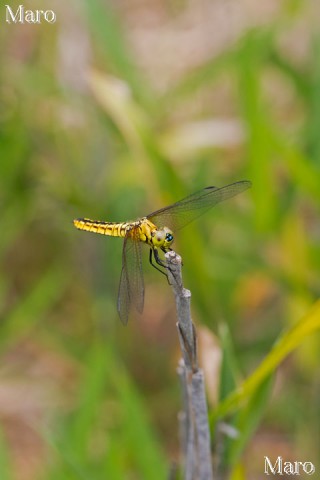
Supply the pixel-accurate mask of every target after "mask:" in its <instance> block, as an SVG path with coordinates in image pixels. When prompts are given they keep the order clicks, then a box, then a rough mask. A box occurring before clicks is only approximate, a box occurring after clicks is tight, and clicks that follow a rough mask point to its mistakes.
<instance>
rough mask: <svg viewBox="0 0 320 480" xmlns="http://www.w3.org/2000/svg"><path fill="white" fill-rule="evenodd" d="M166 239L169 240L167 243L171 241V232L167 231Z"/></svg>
mask: <svg viewBox="0 0 320 480" xmlns="http://www.w3.org/2000/svg"><path fill="white" fill-rule="evenodd" d="M166 241H167V242H169V243H171V242H173V235H172V233H167V234H166Z"/></svg>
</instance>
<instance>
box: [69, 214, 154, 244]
mask: <svg viewBox="0 0 320 480" xmlns="http://www.w3.org/2000/svg"><path fill="white" fill-rule="evenodd" d="M73 223H74V226H75V227H76V228H78V230H86V231H87V232H93V233H100V234H101V235H108V236H110V237H127V236H129V237H131V236H132V237H133V236H134V237H135V238H138V239H139V240H140V241H141V242H144V243H147V244H148V245H153V244H154V241H153V237H154V235H155V232H156V231H157V227H156V226H155V225H154V224H153V223H152V222H151V221H150V220H148V219H147V218H142V219H141V220H136V221H134V222H121V223H116V222H103V221H98V220H90V218H78V219H76V220H74V221H73Z"/></svg>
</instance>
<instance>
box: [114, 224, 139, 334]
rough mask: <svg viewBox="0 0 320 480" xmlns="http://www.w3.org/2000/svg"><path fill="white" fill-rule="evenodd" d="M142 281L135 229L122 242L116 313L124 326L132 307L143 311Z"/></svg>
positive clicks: (137, 237)
mask: <svg viewBox="0 0 320 480" xmlns="http://www.w3.org/2000/svg"><path fill="white" fill-rule="evenodd" d="M143 304H144V281H143V272H142V259H141V243H140V241H139V235H138V230H137V229H132V230H130V231H129V232H128V235H127V236H126V237H125V239H124V242H123V250H122V270H121V277H120V284H119V291H118V313H119V316H120V319H121V321H122V323H123V324H124V325H126V324H127V323H128V317H129V313H130V310H131V309H132V307H135V308H136V310H137V311H138V312H139V313H142V311H143Z"/></svg>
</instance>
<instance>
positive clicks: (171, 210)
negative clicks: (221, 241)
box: [147, 180, 251, 231]
mask: <svg viewBox="0 0 320 480" xmlns="http://www.w3.org/2000/svg"><path fill="white" fill-rule="evenodd" d="M249 187H251V182H249V181H247V180H243V181H241V182H236V183H231V184H230V185H226V186H224V187H221V188H219V187H206V188H204V189H203V190H200V191H198V192H196V193H193V194H192V195H189V196H188V197H186V198H183V199H182V200H180V201H179V202H176V203H174V204H172V205H169V206H168V207H164V208H161V209H160V210H157V211H156V212H153V213H151V214H150V215H148V216H147V218H149V219H150V220H151V221H152V222H153V223H154V224H155V225H157V227H164V226H165V227H168V228H170V229H172V230H173V231H176V230H179V229H180V228H183V227H185V226H186V225H187V224H188V223H190V222H192V221H193V220H195V219H196V218H198V217H200V215H203V214H204V213H205V212H207V211H208V210H210V208H212V207H214V206H215V205H217V203H220V202H223V201H224V200H227V199H228V198H231V197H234V196H235V195H238V193H241V192H243V191H244V190H247V188H249Z"/></svg>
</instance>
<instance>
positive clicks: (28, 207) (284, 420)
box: [0, 0, 320, 480]
mask: <svg viewBox="0 0 320 480" xmlns="http://www.w3.org/2000/svg"><path fill="white" fill-rule="evenodd" d="M10 5H11V7H12V8H13V9H14V8H15V9H17V8H18V5H19V3H18V2H11V3H10ZM25 8H41V9H53V10H54V11H55V12H56V15H57V22H56V23H54V24H52V25H49V24H46V23H42V24H40V25H28V24H23V25H22V24H11V25H9V24H7V23H6V22H5V17H4V11H5V8H4V6H1V15H0V21H1V28H0V40H1V42H0V55H1V70H0V78H1V82H0V101H1V107H0V155H1V160H0V205H1V218H0V225H1V235H0V253H1V271H0V295H1V304H0V308H1V324H0V328H1V331H0V348H1V370H0V417H1V435H0V478H1V480H9V479H10V480H11V479H12V480H19V479H23V480H29V479H32V480H37V479H54V480H56V479H57V478H58V479H59V480H64V479H72V480H73V479H90V480H100V479H112V480H117V479H148V480H149V479H159V480H160V479H165V478H168V472H169V469H170V465H171V464H172V463H175V462H176V463H177V462H179V461H180V459H179V438H178V437H179V436H178V424H177V412H178V411H179V409H180V392H179V385H178V382H177V377H176V372H175V369H176V365H177V361H178V358H179V349H178V341H177V335H176V330H175V321H176V319H175V309H174V300H173V297H172V293H171V290H170V287H169V286H168V285H167V283H166V281H165V279H164V278H162V276H161V275H159V274H157V272H154V271H151V270H153V269H151V268H150V267H149V265H148V250H147V249H144V250H145V252H144V253H145V265H144V271H145V280H146V284H147V289H146V300H145V309H144V314H143V316H141V317H139V316H137V317H136V318H133V319H131V321H130V322H129V325H128V327H127V328H123V326H122V325H121V323H120V322H119V319H118V317H117V312H116V296H117V287H118V281H119V276H120V270H121V248H122V241H120V240H119V239H114V238H105V237H103V236H98V235H96V236H95V235H91V234H88V233H85V232H78V231H76V229H74V227H73V225H72V220H73V218H77V217H84V216H86V217H90V218H93V219H101V220H110V221H124V220H129V219H135V218H136V217H139V216H143V215H146V214H148V213H150V212H152V211H153V210H156V209H158V208H160V207H162V206H165V205H168V204H170V203H172V202H174V201H177V200H179V199H180V198H182V197H183V196H185V195H187V194H189V193H192V192H194V191H196V190H197V189H200V188H203V187H204V186H207V185H218V186H222V185H225V184H228V183H231V182H233V181H237V180H242V179H248V180H251V181H252V184H253V187H252V189H251V190H250V191H247V192H245V193H243V194H241V195H239V196H238V197H237V198H235V199H232V200H230V201H228V202H226V203H225V204H221V205H219V206H218V207H217V208H216V209H214V210H212V211H211V212H209V213H208V214H206V215H205V216H204V217H202V218H201V220H200V221H198V222H195V223H194V224H192V226H189V227H186V229H185V230H183V231H181V232H179V235H177V240H176V243H175V248H176V249H177V251H178V252H179V253H180V254H181V255H182V257H183V261H184V269H183V274H184V283H185V286H186V287H187V288H190V289H191V291H192V311H193V318H194V321H195V323H196V324H197V329H198V334H199V349H200V357H201V360H202V365H203V368H204V370H205V372H206V374H207V385H208V401H209V410H210V419H211V425H212V429H213V431H212V434H213V448H214V450H215V452H216V453H215V458H216V459H217V457H219V461H218V462H217V463H218V465H217V464H216V468H218V469H219V470H220V472H227V473H226V475H227V474H228V475H229V476H230V477H231V478H233V479H240V480H241V479H246V478H248V479H255V480H256V479H259V478H265V476H264V474H263V469H264V456H265V455H266V456H268V457H270V458H271V459H274V461H275V460H276V458H277V457H278V456H279V455H282V456H283V458H284V459H287V460H291V461H295V460H302V461H312V462H313V463H315V465H316V466H317V462H318V468H320V464H319V458H320V455H319V453H320V452H319V446H320V441H319V440H320V439H319V432H320V429H319V404H320V377H319V334H318V333H317V330H318V329H319V318H320V313H319V307H318V306H317V305H316V306H315V307H312V305H313V304H314V302H315V301H316V300H317V298H318V297H319V291H320V280H319V271H320V220H319V210H320V135H319V132H320V55H319V54H320V37H319V21H317V19H319V18H320V17H319V15H320V11H319V10H320V8H319V5H318V4H317V3H316V2H304V1H297V0H287V1H278V0H277V1H269V2H252V1H251V2H250V1H244V0H241V1H238V2H234V1H227V2H226V1H223V0H216V1H210V0H201V1H199V2H195V1H187V0H166V1H160V0H153V1H151V2H150V1H149V2H147V1H145V0H131V1H130V2H129V1H128V0H121V1H115V0H114V1H113V2H112V1H109V2H108V1H107V0H90V1H89V0H84V1H83V2H81V4H80V2H68V3H62V2H60V4H59V3H58V2H49V1H42V2H33V4H32V6H31V5H27V4H25ZM311 308H313V310H311V312H312V313H311V314H309V313H308V312H310V309H311ZM303 315H306V317H304V319H303V320H302V321H301V318H302V317H303ZM298 322H300V323H298ZM295 324H298V325H299V329H298V330H294V332H293V333H292V331H290V328H291V327H292V326H293V325H295ZM285 332H289V334H286V333H285ZM290 332H291V333H290ZM311 334H312V335H311ZM286 335H287V336H286ZM290 335H291V336H290ZM283 336H284V337H283ZM293 337H294V338H295V340H294V341H291V340H292V338H293ZM279 338H282V339H284V340H283V342H282V343H281V340H280V343H279ZM274 344H276V345H278V347H276V348H278V350H277V351H276V353H275V354H274V353H272V352H274V350H272V347H273V345H274ZM296 347H299V348H296ZM291 350H294V353H293V354H291V355H290V356H287V353H288V352H290V351H291ZM270 352H271V354H270ZM270 355H271V356H270ZM272 355H273V357H272ZM263 359H266V360H265V362H266V363H265V364H264V365H265V367H266V368H265V369H264V370H263V372H262V370H259V367H258V366H259V364H260V362H261V361H262V360H263ZM283 359H284V361H282V360H283ZM279 364H280V367H279V369H277V372H276V373H274V372H275V370H276V367H277V366H278V365H279ZM256 368H258V370H256ZM261 372H262V373H261ZM250 375H253V376H250ZM245 378H248V379H249V380H250V381H251V380H252V381H251V383H250V384H249V383H247V384H245V386H246V387H247V388H244V390H243V392H242V394H239V391H237V390H235V388H236V386H237V385H240V384H241V381H242V379H245ZM218 385H220V389H218ZM218 390H219V391H218ZM237 392H238V393H237ZM228 399H229V400H228ZM230 399H231V400H230ZM221 422H224V423H221ZM228 425H229V426H228ZM230 425H231V426H233V427H234V428H236V429H237V432H238V434H237V436H236V438H232V437H233V435H232V433H233V432H234V430H232V428H231V427H230ZM228 432H229V435H228ZM217 452H218V453H217Z"/></svg>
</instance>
